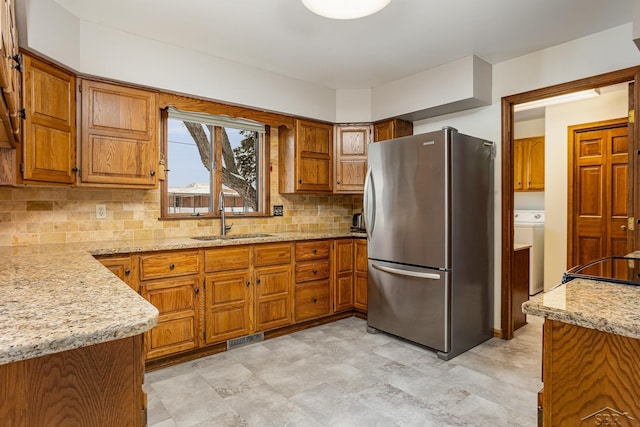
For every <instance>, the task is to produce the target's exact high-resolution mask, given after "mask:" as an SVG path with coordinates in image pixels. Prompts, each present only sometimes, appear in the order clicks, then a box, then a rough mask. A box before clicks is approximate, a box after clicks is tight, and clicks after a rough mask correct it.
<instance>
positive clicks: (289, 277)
mask: <svg viewBox="0 0 640 427" xmlns="http://www.w3.org/2000/svg"><path fill="white" fill-rule="evenodd" d="M100 261H101V262H102V263H103V264H104V265H105V266H107V267H108V268H110V269H111V270H112V271H113V272H114V274H117V275H119V277H121V279H122V278H123V277H124V278H125V279H126V278H127V277H131V278H133V280H129V281H130V282H131V283H130V285H131V286H132V287H135V286H138V287H139V292H140V294H141V295H142V296H143V297H144V298H146V299H147V300H148V301H149V302H151V303H152V304H153V305H154V306H155V307H156V308H158V310H159V312H160V315H159V319H158V325H157V326H156V327H154V328H153V329H151V330H150V331H148V332H147V333H146V334H145V346H144V348H145V356H146V358H147V360H151V361H152V362H154V363H156V362H158V360H160V361H161V362H163V361H164V360H167V358H169V357H172V356H174V355H180V354H184V353H188V354H192V353H193V354H196V353H198V352H203V350H206V349H207V347H209V348H210V347H211V346H214V345H217V344H220V343H224V342H226V341H227V340H231V339H234V338H239V337H243V336H247V335H251V334H254V333H256V332H262V331H265V332H266V331H273V330H275V329H279V328H285V327H288V326H291V325H293V324H294V323H297V322H307V321H310V320H316V319H321V318H323V317H328V316H331V315H333V314H334V313H341V312H342V313H348V312H349V310H354V309H357V310H358V311H359V312H366V310H367V242H366V240H364V239H352V238H342V239H322V240H309V241H301V242H295V243H293V242H274V243H262V244H249V245H232V246H226V247H212V248H205V249H201V250H194V249H183V250H176V251H160V252H149V253H142V254H139V255H136V254H133V255H131V256H127V255H120V256H118V257H115V256H109V257H100ZM129 268H130V269H131V275H130V276H127V275H123V273H124V271H126V270H127V269H129ZM334 303H335V306H334Z"/></svg>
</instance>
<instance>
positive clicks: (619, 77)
mask: <svg viewBox="0 0 640 427" xmlns="http://www.w3.org/2000/svg"><path fill="white" fill-rule="evenodd" d="M625 82H633V83H634V85H633V86H634V89H633V96H632V97H630V99H629V108H630V109H631V108H634V106H638V105H640V85H639V84H638V83H640V66H636V67H630V68H625V69H622V70H618V71H613V72H610V73H605V74H600V75H597V76H592V77H586V78H583V79H579V80H574V81H571V82H567V83H560V84H557V85H554V86H548V87H545V88H542V89H535V90H531V91H528V92H522V93H519V94H515V95H510V96H505V97H503V98H502V100H501V103H502V209H501V210H502V230H501V231H502V267H501V268H502V274H501V299H500V301H501V304H500V306H501V307H500V327H501V329H500V331H499V332H500V333H499V335H500V337H501V338H503V339H511V338H513V323H512V320H513V313H512V311H511V299H512V282H513V276H514V274H513V273H514V269H513V259H514V257H513V225H514V224H513V222H514V218H513V210H514V208H513V200H514V191H513V127H514V122H513V106H514V105H515V104H521V103H524V102H530V101H537V100H540V99H544V98H549V97H551V96H557V95H564V94H567V93H571V92H577V91H580V90H586V89H594V88H599V87H603V86H611V85H615V84H618V83H625ZM638 122H639V120H635V122H634V123H633V124H632V125H630V126H629V150H630V151H629V152H630V153H632V152H633V153H638V149H639V148H640V144H639V143H638V135H640V125H639V123H638ZM635 163H636V160H635V156H632V155H630V156H629V168H630V169H631V170H632V171H633V172H632V173H633V181H632V182H633V186H634V188H636V189H638V188H640V186H638V183H639V176H640V168H638V167H635ZM632 204H633V212H629V216H634V217H635V216H636V215H634V214H635V212H640V210H639V204H640V196H638V195H636V194H633V203H632ZM632 241H633V247H634V248H638V247H640V244H639V242H640V233H638V230H637V229H636V230H635V231H634V232H633V237H632ZM559 280H560V277H558V281H559Z"/></svg>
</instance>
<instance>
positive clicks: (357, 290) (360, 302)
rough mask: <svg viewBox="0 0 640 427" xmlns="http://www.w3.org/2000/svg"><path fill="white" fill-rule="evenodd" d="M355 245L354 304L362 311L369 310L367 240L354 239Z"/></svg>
mask: <svg viewBox="0 0 640 427" xmlns="http://www.w3.org/2000/svg"><path fill="white" fill-rule="evenodd" d="M354 246H355V252H356V254H355V272H354V276H355V279H354V284H353V287H354V292H353V294H354V301H353V306H354V307H355V308H356V309H358V310H361V311H365V312H366V311H367V281H368V277H369V276H368V272H367V268H368V266H367V264H368V263H367V241H366V240H365V239H354Z"/></svg>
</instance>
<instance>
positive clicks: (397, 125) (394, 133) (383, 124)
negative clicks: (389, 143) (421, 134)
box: [373, 119, 413, 142]
mask: <svg viewBox="0 0 640 427" xmlns="http://www.w3.org/2000/svg"><path fill="white" fill-rule="evenodd" d="M409 135H413V123H412V122H408V121H406V120H401V119H388V120H383V121H380V122H377V123H374V124H373V141H374V142H378V141H384V140H387V139H393V138H400V137H401V136H409Z"/></svg>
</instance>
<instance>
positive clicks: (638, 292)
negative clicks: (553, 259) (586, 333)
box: [522, 279, 640, 339]
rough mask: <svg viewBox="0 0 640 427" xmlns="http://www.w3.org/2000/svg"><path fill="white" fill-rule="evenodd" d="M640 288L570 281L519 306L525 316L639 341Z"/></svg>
mask: <svg viewBox="0 0 640 427" xmlns="http://www.w3.org/2000/svg"><path fill="white" fill-rule="evenodd" d="M639 301H640V286H633V285H622V284H615V283H608V282H602V281H596V280H587V279H573V280H572V281H570V282H568V283H566V284H564V285H559V286H557V287H555V288H554V289H552V290H550V291H548V292H545V293H542V294H540V295H537V296H535V297H533V298H532V299H531V300H529V301H527V302H525V303H524V304H522V311H523V312H524V313H525V314H530V315H533V316H541V317H545V318H547V319H550V320H557V321H559V322H563V323H568V324H571V325H577V326H583V327H585V328H590V329H596V330H598V331H603V332H609V333H612V334H616V335H622V336H625V337H629V338H635V339H640V310H638V302H639Z"/></svg>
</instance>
